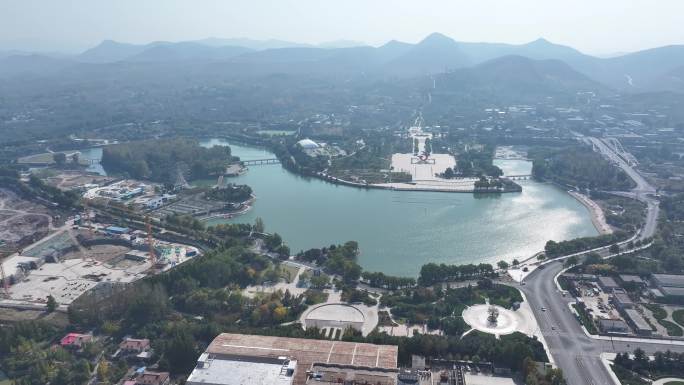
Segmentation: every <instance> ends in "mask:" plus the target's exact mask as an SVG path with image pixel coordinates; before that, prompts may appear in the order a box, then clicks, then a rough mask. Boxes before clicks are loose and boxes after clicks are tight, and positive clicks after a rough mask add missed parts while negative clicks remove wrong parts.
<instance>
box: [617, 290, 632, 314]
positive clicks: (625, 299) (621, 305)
mask: <svg viewBox="0 0 684 385" xmlns="http://www.w3.org/2000/svg"><path fill="white" fill-rule="evenodd" d="M613 304H614V305H615V307H617V308H618V309H619V310H626V309H633V308H634V301H632V299H631V298H629V296H628V295H627V294H624V293H616V294H613Z"/></svg>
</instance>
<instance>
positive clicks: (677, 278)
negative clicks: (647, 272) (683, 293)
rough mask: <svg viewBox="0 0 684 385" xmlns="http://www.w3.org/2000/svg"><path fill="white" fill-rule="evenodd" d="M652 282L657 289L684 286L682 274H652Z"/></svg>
mask: <svg viewBox="0 0 684 385" xmlns="http://www.w3.org/2000/svg"><path fill="white" fill-rule="evenodd" d="M653 284H654V285H655V286H657V287H658V288H659V289H662V288H664V287H682V288H684V275H679V274H653Z"/></svg>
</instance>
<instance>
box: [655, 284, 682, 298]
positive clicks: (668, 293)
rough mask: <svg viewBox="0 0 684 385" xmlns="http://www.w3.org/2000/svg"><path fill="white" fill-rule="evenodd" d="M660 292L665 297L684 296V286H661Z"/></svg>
mask: <svg viewBox="0 0 684 385" xmlns="http://www.w3.org/2000/svg"><path fill="white" fill-rule="evenodd" d="M660 292H661V293H663V295H664V296H665V297H684V287H669V286H665V287H661V288H660Z"/></svg>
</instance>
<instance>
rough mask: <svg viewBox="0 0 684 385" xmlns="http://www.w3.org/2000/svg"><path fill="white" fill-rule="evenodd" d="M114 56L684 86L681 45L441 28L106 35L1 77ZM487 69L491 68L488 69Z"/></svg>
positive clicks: (36, 58)
mask: <svg viewBox="0 0 684 385" xmlns="http://www.w3.org/2000/svg"><path fill="white" fill-rule="evenodd" d="M524 59H527V60H524ZM535 61H538V62H535ZM116 63H137V64H138V65H144V64H145V63H147V64H149V65H154V64H155V63H166V64H168V63H183V64H190V65H200V64H201V65H204V64H209V65H211V66H212V68H213V69H214V70H215V69H216V68H217V65H218V67H219V68H224V69H225V70H226V71H234V72H235V73H236V74H238V75H239V74H240V73H241V71H244V72H245V73H249V74H251V75H256V74H263V75H268V74H272V73H293V74H298V73H309V74H321V75H325V74H333V75H342V76H353V75H358V76H364V77H376V78H388V77H389V78H392V77H394V78H399V79H401V78H412V77H420V76H424V75H436V74H445V73H448V74H452V75H453V76H456V75H455V74H456V73H457V72H456V71H458V74H461V75H463V74H466V73H468V71H461V70H464V69H471V70H472V71H475V72H477V74H478V75H477V77H475V78H473V79H466V78H464V79H462V80H463V81H471V80H474V79H479V80H480V81H484V80H486V79H489V80H490V81H500V80H502V79H505V80H506V81H509V82H510V81H513V80H514V79H516V78H520V77H523V78H524V79H525V82H529V81H535V82H537V83H538V84H545V85H547V86H548V85H550V84H551V83H554V84H556V85H561V84H564V83H567V84H569V83H573V84H584V85H585V86H587V87H589V86H592V85H594V86H600V87H603V86H605V87H608V88H611V89H614V90H618V91H623V92H649V91H676V92H684V45H672V46H665V47H659V48H653V49H648V50H644V51H639V52H634V53H629V54H624V55H619V56H611V57H609V58H599V57H595V56H591V55H585V54H583V53H581V52H579V51H578V50H576V49H574V48H571V47H567V46H563V45H558V44H554V43H551V42H549V41H547V40H545V39H538V40H535V41H533V42H530V43H527V44H520V45H514V44H502V43H465V42H458V41H456V40H453V39H451V38H449V37H447V36H444V35H442V34H438V33H434V34H431V35H429V36H428V37H426V38H425V39H423V40H422V41H421V42H419V43H416V44H409V43H403V42H398V41H390V42H388V43H387V44H384V45H382V46H380V47H370V46H366V45H363V43H360V42H353V41H338V42H330V43H325V44H321V45H319V46H312V45H307V44H299V43H293V42H287V41H280V40H252V39H219V38H208V39H203V40H198V41H192V42H178V43H173V42H153V43H149V44H144V45H136V44H126V43H119V42H115V41H111V40H106V41H103V42H102V43H100V44H99V45H98V46H96V47H93V48H91V49H88V50H86V51H85V52H83V53H81V54H80V55H76V56H72V57H55V56H49V55H37V54H31V55H27V54H23V53H16V52H15V53H10V52H5V53H0V76H3V77H8V76H15V75H21V74H26V75H32V74H39V75H46V74H47V75H49V74H50V73H53V72H58V71H60V70H62V69H63V68H65V67H69V66H78V65H84V64H88V65H98V64H116ZM532 69H534V70H535V71H536V73H537V74H540V73H546V72H550V73H552V75H549V76H551V78H549V77H538V76H537V77H536V78H535V76H534V71H532V72H531V70H532ZM486 71H492V72H491V73H490V74H489V75H488V76H485V75H484V74H483V72H486ZM502 71H503V72H502ZM470 75H473V76H474V74H470ZM463 76H465V75H463ZM549 82H551V83H549Z"/></svg>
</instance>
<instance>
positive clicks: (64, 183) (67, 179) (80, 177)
mask: <svg viewBox="0 0 684 385" xmlns="http://www.w3.org/2000/svg"><path fill="white" fill-rule="evenodd" d="M109 180H112V178H108V177H106V176H101V175H93V174H89V173H87V172H83V171H65V172H62V173H60V174H57V175H55V176H51V177H49V178H47V183H48V184H50V185H52V186H55V187H57V188H60V189H63V190H69V189H72V188H74V187H78V186H83V185H85V184H99V183H103V182H106V181H109Z"/></svg>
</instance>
